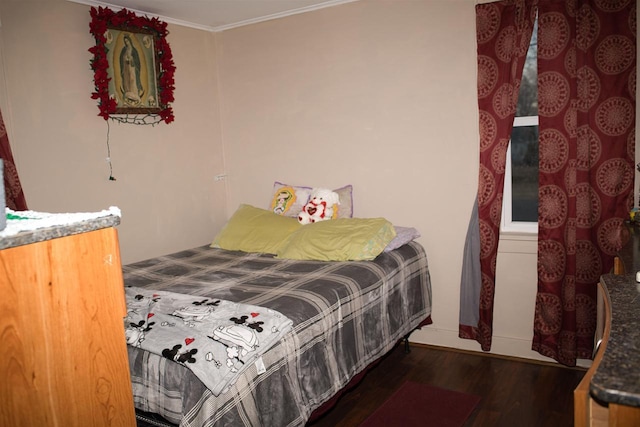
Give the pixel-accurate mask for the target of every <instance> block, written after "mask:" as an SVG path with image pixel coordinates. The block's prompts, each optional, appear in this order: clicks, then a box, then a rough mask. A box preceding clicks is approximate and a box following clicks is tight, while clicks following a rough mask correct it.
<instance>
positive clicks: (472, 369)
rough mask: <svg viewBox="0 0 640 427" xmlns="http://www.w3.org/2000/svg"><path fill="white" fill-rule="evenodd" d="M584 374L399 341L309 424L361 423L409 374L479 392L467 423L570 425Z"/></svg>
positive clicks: (537, 426) (472, 426)
mask: <svg viewBox="0 0 640 427" xmlns="http://www.w3.org/2000/svg"><path fill="white" fill-rule="evenodd" d="M584 374H585V370H584V369H581V368H566V367H562V366H561V365H555V364H549V363H544V362H540V363H538V362H535V361H531V362H529V361H527V360H526V359H514V358H504V357H499V356H493V355H489V354H481V353H475V352H464V351H457V350H450V349H445V348H442V347H430V346H421V345H412V346H411V352H410V353H409V354H406V353H405V352H404V347H403V346H402V345H399V346H397V347H396V348H395V349H394V350H393V351H392V352H391V353H390V354H389V355H388V356H386V357H385V358H384V360H383V361H382V362H380V364H378V366H376V367H375V368H374V369H373V370H371V371H370V372H369V373H368V374H367V375H366V376H365V378H364V379H363V381H362V382H361V383H360V384H359V385H358V386H357V387H356V388H354V389H352V390H350V391H349V392H348V393H346V394H344V395H343V396H342V398H341V399H340V400H339V401H338V403H337V405H336V406H335V407H334V408H333V409H332V410H331V411H329V412H328V413H327V414H325V415H324V416H323V417H322V418H320V419H319V420H317V421H315V422H313V423H312V424H309V425H308V427H334V426H357V425H359V424H360V423H361V422H362V421H364V420H365V419H366V418H367V417H368V416H369V415H370V414H371V413H372V412H373V411H375V409H376V408H378V407H379V406H380V405H382V403H383V402H384V401H385V400H386V399H387V398H388V397H390V396H391V395H392V394H393V392H394V391H395V390H396V389H397V388H398V387H400V385H401V384H402V383H403V382H404V381H406V380H412V381H416V382H423V383H425V384H430V385H434V386H438V387H442V388H447V389H450V390H455V391H461V392H465V393H471V394H476V395H478V396H480V397H481V398H482V400H481V401H480V403H479V405H478V406H477V407H476V408H475V410H474V412H473V413H472V414H471V416H470V417H469V419H468V420H467V423H466V424H465V427H479V426H497V427H500V426H505V427H513V426H517V427H527V426H532V427H542V426H549V427H562V426H567V427H569V426H573V389H574V388H575V387H576V386H577V385H578V383H579V382H580V380H581V379H582V377H583V376H584ZM425 425H426V426H427V425H430V424H429V423H427V422H425ZM389 427H393V426H389Z"/></svg>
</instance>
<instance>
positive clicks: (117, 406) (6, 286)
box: [0, 215, 136, 427]
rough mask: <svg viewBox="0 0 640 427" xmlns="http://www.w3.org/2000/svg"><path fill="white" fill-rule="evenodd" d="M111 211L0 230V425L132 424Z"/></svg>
mask: <svg viewBox="0 0 640 427" xmlns="http://www.w3.org/2000/svg"><path fill="white" fill-rule="evenodd" d="M119 220H120V218H119V216H113V215H107V216H105V217H100V218H98V219H95V220H87V221H80V222H77V223H73V224H70V225H66V226H58V227H49V228H47V229H44V230H42V229H40V230H37V231H33V232H21V233H19V234H18V235H16V236H14V237H9V238H1V237H0V248H1V250H0V295H1V297H0V313H1V314H0V334H1V336H0V342H1V343H2V347H3V352H2V353H3V356H2V358H0V378H2V380H0V426H3V427H4V426H11V427H21V426H24V427H33V426H38V427H48V426H64V427H74V426H77V427H87V426H94V427H99V426H124V427H134V426H135V425H136V421H135V413H134V409H133V397H132V391H131V380H130V377H129V366H128V359H127V350H126V341H125V336H124V327H123V317H124V316H125V315H126V305H125V299H124V288H123V281H122V268H121V263H120V252H119V246H118V236H117V231H116V229H115V228H114V226H115V225H116V224H118V223H119Z"/></svg>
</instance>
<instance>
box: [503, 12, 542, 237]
mask: <svg viewBox="0 0 640 427" xmlns="http://www.w3.org/2000/svg"><path fill="white" fill-rule="evenodd" d="M537 33H538V24H537V21H536V24H535V25H534V27H533V34H532V35H531V43H530V45H529V50H528V51H527V59H526V61H525V64H524V71H523V73H522V83H521V84H520V93H519V94H518V106H517V108H516V117H515V119H514V121H513V130H512V131H511V141H510V144H509V149H508V151H507V165H506V169H505V183H504V194H503V203H502V224H501V227H500V228H501V231H504V232H524V233H537V231H538V66H537V53H538V37H537Z"/></svg>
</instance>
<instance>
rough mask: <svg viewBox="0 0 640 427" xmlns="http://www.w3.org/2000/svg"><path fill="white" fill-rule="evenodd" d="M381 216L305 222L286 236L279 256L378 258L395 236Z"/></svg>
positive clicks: (347, 259) (297, 257)
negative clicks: (286, 238)
mask: <svg viewBox="0 0 640 427" xmlns="http://www.w3.org/2000/svg"><path fill="white" fill-rule="evenodd" d="M395 235H396V232H395V230H394V228H393V225H392V224H391V223H390V222H389V221H387V220H386V219H384V218H338V219H333V220H330V221H320V222H315V223H312V224H307V225H304V226H302V227H301V228H299V229H298V230H297V231H296V232H294V233H293V234H291V236H289V239H288V240H287V241H286V242H285V243H284V244H283V245H282V247H280V249H279V250H278V252H277V254H276V255H277V257H278V258H288V259H298V260H317V261H363V260H372V259H374V258H375V257H377V256H378V255H379V254H380V253H381V252H382V251H383V250H384V248H385V247H386V246H387V245H388V244H389V242H390V241H391V240H393V238H394V237H395Z"/></svg>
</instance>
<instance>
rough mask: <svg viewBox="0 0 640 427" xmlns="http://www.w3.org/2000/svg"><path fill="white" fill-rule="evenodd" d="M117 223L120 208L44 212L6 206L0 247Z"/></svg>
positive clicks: (62, 235)
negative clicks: (12, 208) (5, 217)
mask: <svg viewBox="0 0 640 427" xmlns="http://www.w3.org/2000/svg"><path fill="white" fill-rule="evenodd" d="M118 224H120V210H119V209H118V208H116V207H111V208H109V209H108V210H104V211H101V212H88V213H84V212H79V213H46V212H34V211H11V210H10V209H7V224H6V228H5V229H4V230H2V231H0V249H8V248H13V247H16V246H23V245H28V244H31V243H36V242H43V241H45V240H51V239H56V238H59V237H65V236H71V235H73V234H80V233H86V232H89V231H94V230H99V229H102V228H108V227H113V226H116V225H118Z"/></svg>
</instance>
